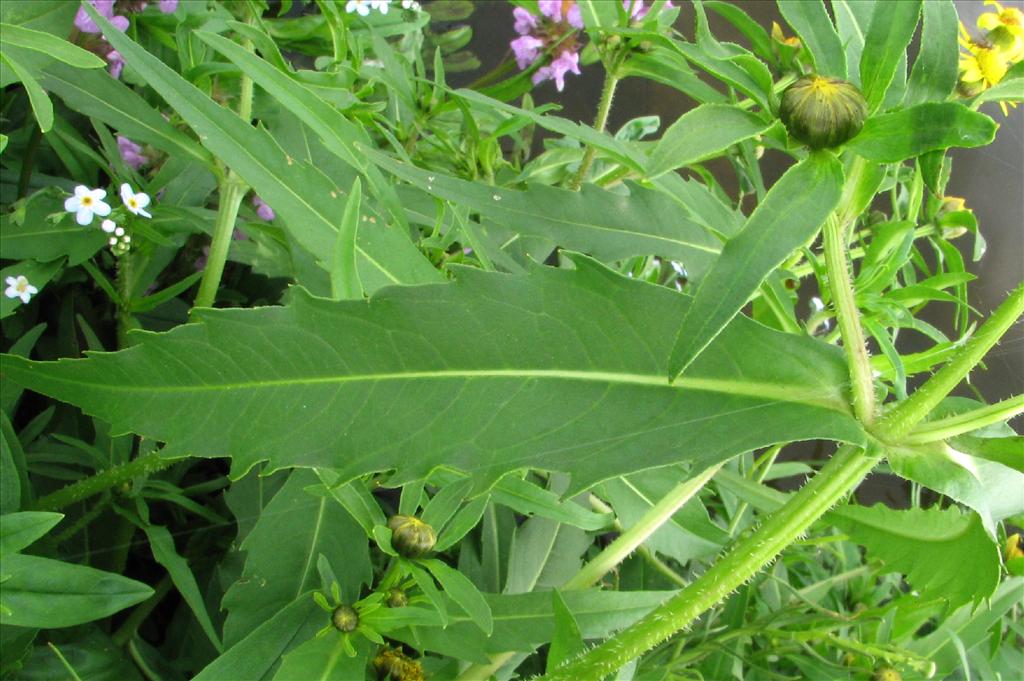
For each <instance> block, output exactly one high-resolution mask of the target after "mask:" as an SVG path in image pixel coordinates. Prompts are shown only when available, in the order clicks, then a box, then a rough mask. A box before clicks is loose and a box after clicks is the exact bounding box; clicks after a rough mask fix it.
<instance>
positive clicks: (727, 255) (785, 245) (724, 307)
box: [668, 153, 843, 377]
mask: <svg viewBox="0 0 1024 681" xmlns="http://www.w3.org/2000/svg"><path fill="white" fill-rule="evenodd" d="M842 188H843V169H842V166H840V164H839V162H838V161H837V160H836V159H835V157H834V156H832V155H831V154H828V153H819V154H812V155H811V156H809V157H808V158H807V159H806V160H805V161H802V162H801V163H799V164H798V165H796V166H793V167H792V168H790V169H789V170H788V171H787V172H786V174H785V175H783V176H782V177H781V178H779V181H778V182H776V183H775V185H774V186H772V188H771V190H770V191H769V192H768V194H767V196H765V198H764V200H763V201H761V203H760V204H758V206H757V208H756V209H754V212H753V213H752V214H751V215H750V218H749V219H748V220H747V223H746V224H745V225H744V226H743V229H741V230H740V231H739V233H738V234H736V236H734V237H732V238H731V239H729V241H727V242H726V244H725V247H724V248H723V249H722V255H721V256H719V258H718V260H716V261H715V263H714V264H713V265H712V267H711V271H710V272H708V273H707V275H706V276H705V277H704V279H703V280H702V281H701V283H700V285H699V287H698V288H697V292H696V294H695V297H694V300H693V304H692V305H691V306H690V308H689V309H688V310H687V311H686V316H685V317H683V321H682V325H681V326H680V328H679V331H678V333H677V334H676V341H675V343H674V344H673V347H672V355H671V358H670V359H669V367H668V369H669V375H670V377H675V376H677V375H678V374H679V373H680V372H682V371H684V370H685V369H686V368H687V367H688V366H689V365H690V363H691V362H693V361H694V359H696V358H697V356H698V355H700V353H701V352H702V351H703V350H704V348H706V347H707V346H708V344H709V343H711V341H713V340H714V338H715V336H717V335H718V333H719V332H720V331H721V330H722V329H723V328H725V325H726V324H728V323H729V320H731V319H732V318H733V317H735V316H736V314H737V313H739V311H740V309H741V308H742V307H743V306H744V305H745V304H746V302H747V300H748V299H749V298H750V296H751V295H753V293H754V292H755V291H756V290H757V287H758V286H759V285H760V284H761V281H763V280H764V278H765V277H767V276H768V275H769V274H771V272H772V270H774V269H775V268H776V267H778V266H779V265H780V264H781V263H782V261H783V260H785V258H787V257H788V256H789V255H790V254H791V253H792V252H793V251H795V250H796V249H798V248H800V247H801V246H803V245H804V244H806V243H807V242H808V241H809V240H810V239H811V237H813V236H814V234H815V233H816V232H817V231H818V229H819V228H820V227H821V225H822V224H823V223H824V222H825V218H827V217H828V215H829V213H831V212H832V209H833V208H835V206H836V204H837V203H838V202H839V196H840V193H841V192H842Z"/></svg>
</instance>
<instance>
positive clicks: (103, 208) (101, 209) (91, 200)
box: [64, 184, 110, 226]
mask: <svg viewBox="0 0 1024 681" xmlns="http://www.w3.org/2000/svg"><path fill="white" fill-rule="evenodd" d="M106 195H107V190H106V189H89V188H88V187H86V186H85V185H84V184H80V185H78V186H77V187H75V194H74V196H70V197H68V199H67V201H65V202H64V210H66V211H68V212H69V213H74V214H75V222H77V223H78V224H80V225H83V226H84V225H88V224H91V223H92V216H93V215H99V216H100V217H103V216H105V215H110V206H109V205H108V204H107V203H106V202H105V201H104V200H103V199H104V198H105V197H106Z"/></svg>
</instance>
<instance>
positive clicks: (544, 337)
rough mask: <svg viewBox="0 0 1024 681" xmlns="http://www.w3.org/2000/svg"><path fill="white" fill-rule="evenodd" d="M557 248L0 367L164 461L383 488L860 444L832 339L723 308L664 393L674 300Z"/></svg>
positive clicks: (303, 297)
mask: <svg viewBox="0 0 1024 681" xmlns="http://www.w3.org/2000/svg"><path fill="white" fill-rule="evenodd" d="M573 257H574V260H575V263H576V270H562V269H554V268H546V267H541V266H534V267H533V268H532V269H531V271H530V273H529V274H528V275H516V276H513V275H503V274H492V273H483V272H480V271H477V270H471V269H462V270H460V272H459V276H458V280H457V282H455V283H449V284H439V285H427V286H417V287H393V288H388V289H384V290H382V291H381V292H379V293H378V294H377V295H376V296H375V297H373V298H371V299H370V301H369V302H368V303H367V302H362V301H338V302H334V301H329V300H323V299H315V298H312V297H311V296H309V295H308V294H305V293H304V292H302V291H301V289H297V290H296V295H295V296H294V299H293V300H292V302H291V303H290V304H289V305H288V306H286V307H275V308H271V307H266V308H257V309H248V310H241V309H237V310H208V311H203V312H200V313H197V315H196V318H197V323H195V324H189V325H187V326H182V327H178V328H176V329H174V330H173V331H170V332H168V333H165V334H152V333H140V334H139V335H138V336H137V338H136V340H137V344H136V345H135V346H134V347H132V348H130V349H128V350H124V351H121V352H118V353H99V354H92V355H90V357H89V358H88V359H83V360H62V361H59V362H31V361H28V360H26V359H24V358H21V357H17V356H13V355H5V356H4V357H3V363H2V365H0V373H2V374H3V379H4V380H11V381H15V382H17V383H20V384H22V385H24V386H26V387H28V388H30V389H33V390H36V391H37V392H42V393H45V394H48V395H50V396H52V397H55V398H57V399H61V400H65V401H68V402H71V403H73V404H76V405H78V406H80V407H82V408H83V409H84V410H85V411H86V412H88V413H90V414H93V415H96V416H98V417H100V418H102V419H104V420H106V421H108V422H110V423H112V424H113V428H114V431H115V432H125V431H134V432H137V433H140V434H144V435H145V436H147V437H151V438H153V439H156V440H162V441H165V442H167V443H168V445H169V446H168V448H167V450H166V451H167V453H168V454H173V453H174V452H179V453H180V452H188V453H191V454H195V455H199V456H231V457H233V458H234V460H233V462H232V469H233V474H234V475H236V476H237V475H241V474H243V473H244V472H245V471H247V470H248V469H249V468H251V467H252V466H253V465H254V464H255V463H257V462H258V461H260V460H263V459H268V458H269V459H270V460H271V462H272V466H274V467H286V466H322V467H335V468H337V469H338V471H339V473H340V474H341V475H342V477H343V478H351V477H354V476H357V475H360V474H363V473H368V472H370V471H380V470H384V469H389V468H396V469H398V475H397V477H396V478H395V482H396V484H397V483H400V482H403V481H406V480H411V479H417V478H419V477H422V476H424V475H426V474H427V473H428V472H429V471H430V470H432V469H433V468H435V467H436V466H439V465H442V464H443V465H447V466H451V467H454V468H459V469H462V470H464V471H466V472H469V473H471V474H474V475H473V477H474V480H475V482H476V483H477V485H478V486H479V487H486V486H488V485H490V484H491V483H493V482H494V481H495V480H496V479H498V478H499V477H501V476H502V475H503V474H505V473H507V472H509V471H511V470H518V469H522V468H528V467H537V468H543V469H548V470H560V471H565V472H568V473H571V474H572V476H573V482H572V486H571V488H570V491H577V490H580V489H583V488H585V487H587V486H589V485H591V484H593V483H595V482H598V481H600V480H602V479H606V478H609V477H613V476H616V475H622V474H626V473H630V472H633V471H637V470H641V469H645V468H652V467H656V466H662V465H666V464H670V463H676V462H681V461H693V462H695V463H696V464H697V465H700V466H702V467H704V466H707V465H709V464H711V463H714V462H717V461H721V460H723V459H725V458H728V457H730V456H733V455H735V454H737V453H739V452H744V451H749V450H751V449H754V448H756V447H759V446H763V445H767V444H770V443H773V442H780V441H789V440H802V439H812V438H830V439H837V440H844V441H850V442H854V443H860V442H863V440H864V434H863V432H862V431H861V429H860V427H859V426H858V425H857V424H856V422H855V421H854V420H853V419H852V417H851V416H850V414H849V411H848V407H847V400H846V397H845V394H844V392H845V384H846V382H847V371H846V365H845V363H844V362H843V358H842V353H841V352H840V351H838V350H837V349H836V348H833V347H830V346H829V345H827V344H825V343H822V342H819V341H816V340H814V339H811V338H801V337H793V336H791V335H786V334H782V333H778V332H775V331H771V330H769V329H767V328H765V327H762V326H760V325H759V324H756V323H754V322H752V321H750V320H749V319H746V318H742V317H741V318H738V319H736V320H735V321H734V322H733V323H732V324H730V325H729V326H728V328H727V329H726V330H725V331H723V332H722V333H721V334H720V335H719V337H718V339H717V340H716V342H715V343H714V344H713V345H712V346H711V347H710V348H708V350H706V351H705V352H704V353H703V354H702V355H701V357H700V358H699V359H698V360H697V361H696V362H694V364H693V365H692V367H691V368H690V370H689V372H688V373H687V375H686V376H685V377H683V378H682V379H680V380H677V381H676V382H675V383H674V384H672V385H669V383H668V382H667V381H666V379H665V376H666V373H667V367H666V366H665V358H667V357H668V354H669V350H670V349H671V345H672V342H673V341H674V339H675V336H676V333H675V332H676V329H677V326H678V321H677V320H679V319H681V318H682V317H683V315H684V314H685V312H686V309H687V307H688V304H689V300H688V298H687V297H686V296H683V295H680V294H679V293H676V292H675V291H671V290H668V289H666V288H663V287H657V286H653V285H650V284H646V283H644V282H640V281H636V280H633V279H629V278H626V277H621V276H619V275H617V274H615V273H613V272H611V271H610V270H607V269H605V268H604V267H602V266H600V265H599V264H598V263H595V262H594V261H592V260H590V259H588V258H584V257H582V256H578V255H577V256H573ZM765 357H771V358H773V361H771V362H765V361H764V358H765ZM752 413H754V414H756V416H757V426H756V427H750V425H749V418H750V416H751V414H752Z"/></svg>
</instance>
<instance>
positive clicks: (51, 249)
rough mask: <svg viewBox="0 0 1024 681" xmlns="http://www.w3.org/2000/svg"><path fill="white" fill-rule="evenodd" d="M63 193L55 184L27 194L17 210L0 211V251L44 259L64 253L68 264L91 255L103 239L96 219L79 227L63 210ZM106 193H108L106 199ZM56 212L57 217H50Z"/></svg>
mask: <svg viewBox="0 0 1024 681" xmlns="http://www.w3.org/2000/svg"><path fill="white" fill-rule="evenodd" d="M66 198H67V194H65V193H64V192H62V191H61V190H59V189H56V188H50V189H45V190H43V191H41V192H37V193H36V194H34V195H33V196H31V197H30V198H29V199H28V200H27V201H26V202H25V203H24V204H23V205H21V206H20V207H19V208H18V210H15V211H14V212H13V213H5V214H4V215H0V253H3V257H4V258H5V259H10V260H35V261H37V262H41V263H45V262H50V261H52V260H56V259H57V258H61V257H66V258H67V259H68V265H70V266H73V265H77V264H79V263H80V262H82V261H83V260H88V259H89V258H91V257H92V256H93V255H94V254H95V253H96V251H98V250H100V249H101V248H103V247H104V246H105V245H106V243H107V237H108V235H107V234H105V233H104V232H103V230H101V229H100V228H99V220H94V221H93V224H92V225H88V226H85V227H83V226H82V225H79V224H78V223H76V222H75V221H74V219H73V218H72V216H71V214H70V213H67V212H65V211H64V199H66ZM109 198H110V197H108V199H109ZM54 214H56V216H57V218H58V219H57V220H55V221H54V220H50V215H54Z"/></svg>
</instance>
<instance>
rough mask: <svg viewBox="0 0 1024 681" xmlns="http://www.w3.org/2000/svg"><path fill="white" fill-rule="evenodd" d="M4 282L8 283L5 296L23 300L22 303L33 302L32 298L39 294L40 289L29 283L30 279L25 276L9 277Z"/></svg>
mask: <svg viewBox="0 0 1024 681" xmlns="http://www.w3.org/2000/svg"><path fill="white" fill-rule="evenodd" d="M4 281H5V282H7V290H6V291H4V295H5V296H7V297H8V298H21V302H22V303H28V301H30V300H32V296H34V295H35V294H37V293H39V289H37V288H36V287H35V286H33V285H32V284H30V283H28V279H26V278H25V277H24V275H21V274H19V275H18V276H17V277H7V278H6V279H4Z"/></svg>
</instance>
